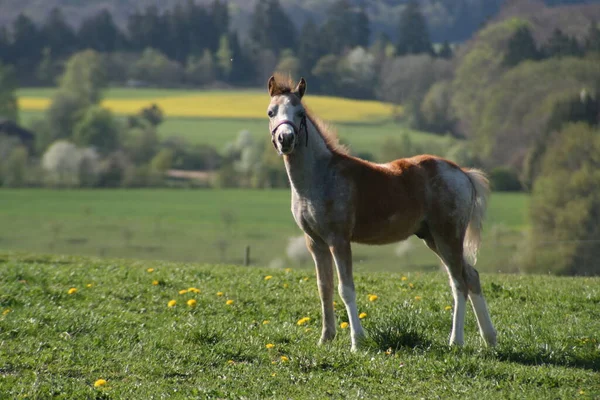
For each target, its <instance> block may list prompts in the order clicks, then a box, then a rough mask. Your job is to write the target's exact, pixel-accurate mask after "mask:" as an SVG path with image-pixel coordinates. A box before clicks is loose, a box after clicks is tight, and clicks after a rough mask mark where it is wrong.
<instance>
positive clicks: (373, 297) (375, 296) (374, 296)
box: [369, 294, 379, 301]
mask: <svg viewBox="0 0 600 400" xmlns="http://www.w3.org/2000/svg"><path fill="white" fill-rule="evenodd" d="M378 298H379V296H377V295H376V294H370V295H369V301H375V300H377V299H378Z"/></svg>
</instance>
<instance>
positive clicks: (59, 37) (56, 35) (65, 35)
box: [41, 8, 77, 58]
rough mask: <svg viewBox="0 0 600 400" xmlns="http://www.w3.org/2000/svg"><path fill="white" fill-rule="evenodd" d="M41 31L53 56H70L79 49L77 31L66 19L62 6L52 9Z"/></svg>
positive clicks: (46, 46)
mask: <svg viewBox="0 0 600 400" xmlns="http://www.w3.org/2000/svg"><path fill="white" fill-rule="evenodd" d="M41 32H42V35H43V37H44V40H45V48H47V49H49V50H50V54H51V55H52V56H53V57H57V58H61V57H64V56H68V55H70V54H72V53H73V52H74V51H75V50H76V49H77V36H76V35H75V31H74V30H73V28H71V26H70V25H69V24H67V22H66V21H65V17H64V16H63V13H62V10H61V9H60V8H53V9H52V10H51V11H50V14H48V18H46V21H45V22H44V25H43V26H42V29H41Z"/></svg>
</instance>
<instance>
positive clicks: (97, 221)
mask: <svg viewBox="0 0 600 400" xmlns="http://www.w3.org/2000/svg"><path fill="white" fill-rule="evenodd" d="M528 201H529V198H528V196H527V195H524V194H507V193H494V194H493V195H492V197H491V203H490V207H489V212H488V219H487V221H486V223H485V226H484V229H485V232H484V242H483V246H482V250H481V253H480V257H479V262H478V268H479V269H480V270H492V271H497V270H501V271H514V270H515V268H516V267H517V266H515V265H514V263H513V262H512V257H513V255H514V253H515V251H516V249H517V247H518V246H519V244H521V243H522V241H523V231H524V230H525V229H527V226H528V223H527V218H526V215H527V210H528ZM228 219H229V220H232V221H233V222H231V223H229V222H226V221H227V220H228ZM298 235H301V231H300V229H299V228H298V227H297V226H296V225H295V223H294V221H293V218H292V215H291V212H290V193H289V190H216V189H213V190H148V189H140V190H118V189H117V190H114V189H110V190H109V189H103V190H45V189H3V190H2V191H1V192H0V249H3V250H20V251H28V252H39V253H60V254H88V255H98V256H107V257H126V258H143V259H159V260H173V261H194V262H210V263H234V264H239V263H241V262H242V260H243V253H244V248H245V246H247V245H249V246H250V247H251V257H252V263H253V264H257V265H263V266H267V265H280V264H282V263H283V264H286V265H291V264H294V265H291V266H295V267H296V266H301V265H298V263H294V262H292V261H289V260H287V258H286V247H287V245H288V240H289V238H290V237H294V236H298ZM397 246H398V245H387V246H365V245H357V246H355V247H354V260H355V265H356V268H357V269H358V270H387V271H403V270H404V271H405V270H415V269H437V268H438V261H437V259H436V258H435V257H434V256H433V254H432V253H431V252H430V251H429V250H428V249H427V248H426V247H425V246H424V245H423V244H422V243H421V242H420V241H419V240H417V239H416V238H414V239H411V240H410V242H409V244H408V245H405V246H408V249H406V251H405V253H404V254H403V255H402V256H398V255H396V248H397ZM303 266H305V267H307V268H312V267H311V263H306V264H304V265H303Z"/></svg>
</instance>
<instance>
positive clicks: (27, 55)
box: [8, 14, 44, 81]
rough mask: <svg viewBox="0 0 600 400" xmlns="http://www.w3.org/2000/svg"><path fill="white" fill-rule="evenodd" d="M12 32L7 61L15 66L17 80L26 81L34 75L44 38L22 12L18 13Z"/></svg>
mask: <svg viewBox="0 0 600 400" xmlns="http://www.w3.org/2000/svg"><path fill="white" fill-rule="evenodd" d="M12 33H13V40H12V43H11V48H10V51H9V57H8V62H9V63H10V64H13V65H14V66H15V71H16V73H17V77H18V78H19V80H20V81H26V80H28V78H29V79H31V76H33V75H34V71H35V67H36V66H37V64H38V63H39V61H40V59H41V57H42V48H43V47H44V40H43V37H42V35H41V34H40V31H39V29H38V28H37V27H36V26H35V24H34V23H33V21H32V20H31V19H30V18H29V17H27V16H26V15H24V14H19V16H18V17H17V19H16V20H15V22H14V24H13V29H12Z"/></svg>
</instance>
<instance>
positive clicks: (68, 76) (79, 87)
mask: <svg viewBox="0 0 600 400" xmlns="http://www.w3.org/2000/svg"><path fill="white" fill-rule="evenodd" d="M103 64H104V60H103V58H102V56H101V55H100V54H98V53H97V52H96V51H94V50H84V51H81V52H79V53H75V54H73V55H72V56H71V58H69V61H67V64H66V66H65V72H64V73H63V75H62V77H61V78H60V90H61V91H64V92H67V93H69V94H70V95H73V96H75V97H76V98H77V100H78V101H80V102H81V103H82V104H83V105H91V104H96V103H98V102H100V100H101V99H102V90H103V89H104V88H105V87H106V86H107V84H108V82H107V79H106V72H105V68H104V65H103Z"/></svg>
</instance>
